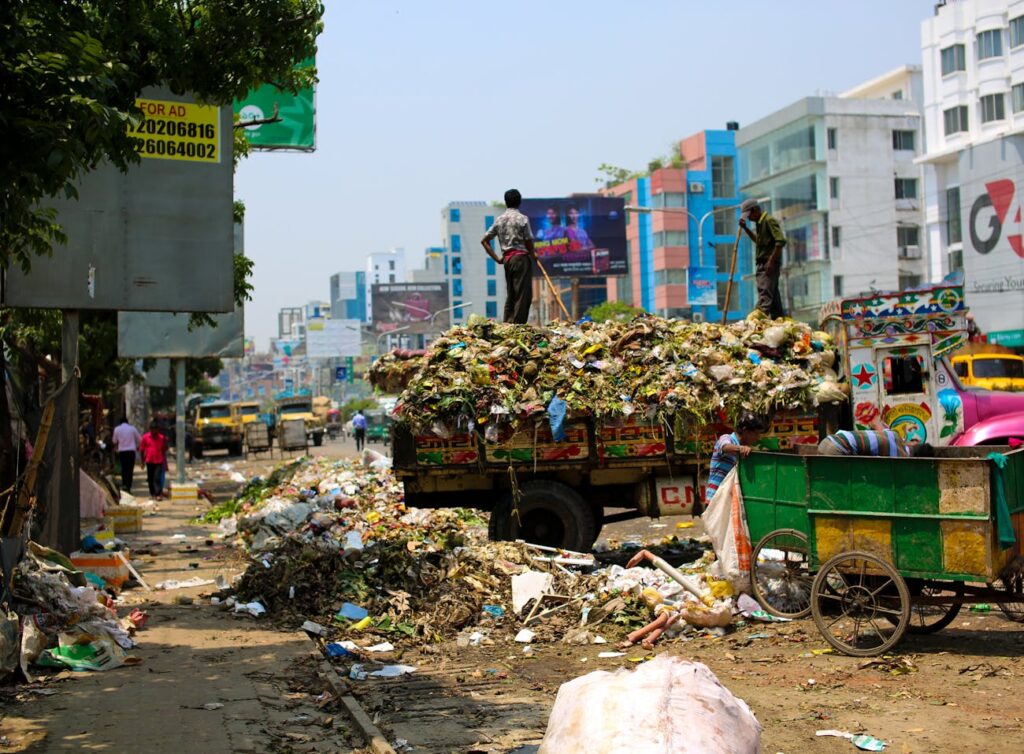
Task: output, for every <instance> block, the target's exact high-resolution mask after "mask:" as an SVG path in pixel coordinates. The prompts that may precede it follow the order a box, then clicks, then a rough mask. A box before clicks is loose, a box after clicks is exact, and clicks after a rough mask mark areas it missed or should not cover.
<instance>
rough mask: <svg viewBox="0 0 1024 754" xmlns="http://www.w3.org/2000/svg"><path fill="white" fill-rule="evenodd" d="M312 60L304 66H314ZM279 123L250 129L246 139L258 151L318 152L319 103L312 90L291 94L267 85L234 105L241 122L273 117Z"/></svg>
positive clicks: (247, 128) (246, 131)
mask: <svg viewBox="0 0 1024 754" xmlns="http://www.w3.org/2000/svg"><path fill="white" fill-rule="evenodd" d="M315 62H316V61H314V60H313V59H312V58H310V59H309V60H304V61H303V62H302V65H304V66H307V65H313V64H314V63H315ZM275 105H277V115H278V117H279V118H280V119H281V120H280V121H278V122H277V123H263V124H261V125H258V126H249V127H246V128H245V129H244V130H245V138H246V139H248V140H249V144H251V145H252V147H253V148H255V149H298V150H303V151H307V152H312V151H313V150H315V149H316V102H315V92H314V90H313V89H312V88H309V89H303V90H301V91H300V92H299V93H298V94H292V93H291V92H286V91H282V90H280V89H278V88H277V87H276V86H274V85H273V84H264V85H263V86H261V87H260V88H259V89H255V90H253V91H251V92H249V94H248V96H246V98H245V99H243V100H239V101H237V102H235V114H236V115H237V116H239V119H240V120H241V121H243V122H244V121H251V120H263V119H264V118H271V117H273V115H274V106H275Z"/></svg>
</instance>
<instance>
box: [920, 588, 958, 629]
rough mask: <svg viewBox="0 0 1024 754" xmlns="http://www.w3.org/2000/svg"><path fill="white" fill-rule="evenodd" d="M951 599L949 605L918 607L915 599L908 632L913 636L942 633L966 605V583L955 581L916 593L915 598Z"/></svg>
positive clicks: (922, 589)
mask: <svg viewBox="0 0 1024 754" xmlns="http://www.w3.org/2000/svg"><path fill="white" fill-rule="evenodd" d="M918 596H920V597H940V596H942V597H944V596H948V597H949V598H950V604H949V605H916V604H914V599H913V597H912V598H911V605H910V625H909V626H907V631H909V632H910V633H912V634H933V633H935V632H936V631H941V630H942V629H944V628H945V627H946V626H948V625H949V624H950V623H952V622H953V619H954V618H956V616H957V615H958V614H959V613H960V608H961V607H963V604H964V583H963V582H962V581H954V582H951V583H950V584H948V585H946V584H943V585H942V586H923V587H921V589H920V591H916V592H915V593H914V597H918Z"/></svg>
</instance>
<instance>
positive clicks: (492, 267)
mask: <svg viewBox="0 0 1024 754" xmlns="http://www.w3.org/2000/svg"><path fill="white" fill-rule="evenodd" d="M497 272H498V265H497V264H495V263H494V260H493V259H491V258H490V257H487V274H488V275H494V274H497Z"/></svg>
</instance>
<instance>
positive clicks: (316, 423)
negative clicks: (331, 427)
mask: <svg viewBox="0 0 1024 754" xmlns="http://www.w3.org/2000/svg"><path fill="white" fill-rule="evenodd" d="M274 419H275V424H276V425H277V426H278V427H280V426H281V423H282V422H285V421H292V420H295V419H302V420H303V422H305V424H306V437H307V438H308V439H309V440H310V442H312V443H313V445H316V446H320V445H322V444H323V441H324V431H325V430H324V424H323V422H322V421H321V420H320V419H319V417H317V416H316V414H315V413H313V399H312V397H310V396H308V395H291V396H280V397H278V398H277V400H276V401H275V404H274Z"/></svg>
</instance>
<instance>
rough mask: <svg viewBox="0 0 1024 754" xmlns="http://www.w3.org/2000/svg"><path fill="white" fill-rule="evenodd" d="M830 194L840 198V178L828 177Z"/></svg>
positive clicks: (834, 197) (832, 196)
mask: <svg viewBox="0 0 1024 754" xmlns="http://www.w3.org/2000/svg"><path fill="white" fill-rule="evenodd" d="M828 195H829V196H830V197H831V198H833V199H838V198H839V179H838V178H829V179H828Z"/></svg>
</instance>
